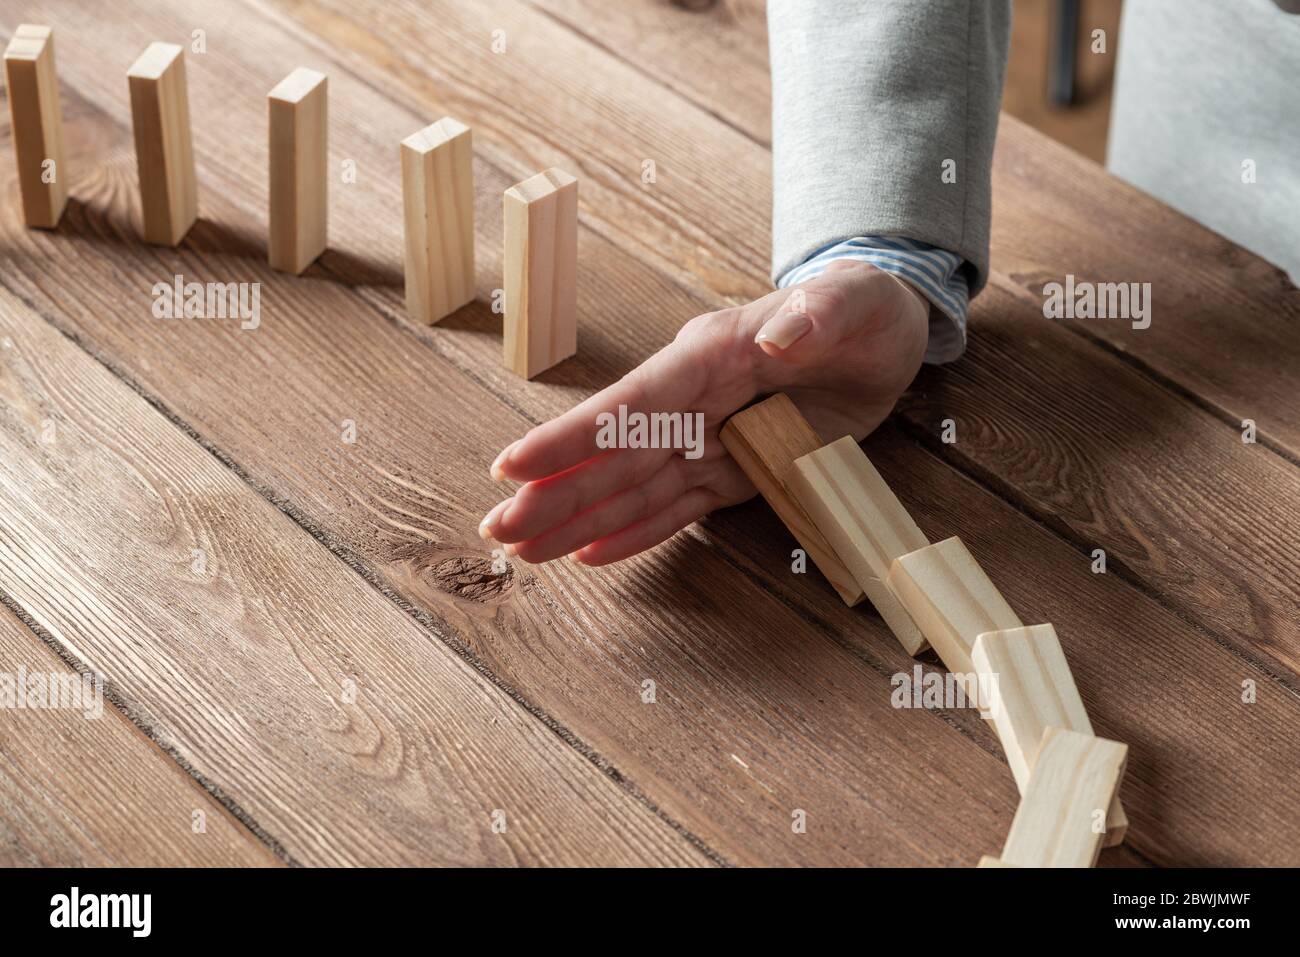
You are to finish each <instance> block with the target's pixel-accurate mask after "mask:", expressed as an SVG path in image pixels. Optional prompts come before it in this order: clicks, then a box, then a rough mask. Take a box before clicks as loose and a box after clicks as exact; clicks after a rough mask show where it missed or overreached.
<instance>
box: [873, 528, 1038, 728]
mask: <svg viewBox="0 0 1300 957" xmlns="http://www.w3.org/2000/svg"><path fill="white" fill-rule="evenodd" d="M889 587H890V588H891V589H892V590H893V592H894V594H895V595H897V596H898V599H899V601H901V602H902V603H903V607H904V608H906V609H907V611H908V614H910V615H911V616H912V620H913V621H914V622H916V625H917V627H918V628H920V629H921V634H923V635H925V638H926V640H927V641H929V642H930V644H931V645H932V646H934V650H935V651H936V652H938V653H939V657H940V658H941V659H943V663H944V665H945V666H947V668H948V670H949V671H954V672H957V673H959V674H973V673H974V671H975V668H974V665H973V664H972V662H971V649H972V648H973V647H974V646H975V639H976V638H977V637H978V636H979V635H981V634H983V633H984V632H986V631H1000V630H1001V629H1003V628H1018V627H1019V626H1020V624H1021V622H1020V619H1019V618H1017V617H1016V613H1015V612H1014V611H1012V610H1011V606H1010V605H1008V604H1007V602H1006V599H1004V598H1003V597H1002V593H1001V592H999V591H998V590H997V588H996V587H994V585H993V583H992V582H991V581H989V579H988V576H987V575H985V574H984V569H982V568H980V566H979V564H978V563H977V562H976V561H975V559H974V558H973V557H972V556H971V553H970V552H969V551H967V550H966V546H965V545H964V544H962V540H961V539H960V538H957V537H955V536H954V537H953V538H945V539H944V540H943V541H941V542H936V543H934V544H933V545H927V546H925V547H924V548H920V549H917V550H916V551H914V552H909V553H908V554H906V555H902V556H900V557H898V558H895V559H894V563H893V565H891V566H890V569H889ZM979 707H980V710H981V711H983V710H986V706H985V704H984V702H983V700H981V701H980V702H979Z"/></svg>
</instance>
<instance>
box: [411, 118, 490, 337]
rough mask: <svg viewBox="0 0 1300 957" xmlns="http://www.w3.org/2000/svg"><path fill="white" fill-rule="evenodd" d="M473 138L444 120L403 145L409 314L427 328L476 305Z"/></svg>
mask: <svg viewBox="0 0 1300 957" xmlns="http://www.w3.org/2000/svg"><path fill="white" fill-rule="evenodd" d="M472 137H473V134H472V132H471V130H470V128H469V127H468V126H466V125H465V124H464V123H461V122H458V121H457V120H453V119H452V118H451V117H449V116H444V117H443V118H442V119H440V120H438V122H436V123H433V124H430V125H429V126H426V127H425V128H424V129H422V130H420V131H419V132H417V133H412V134H411V135H410V136H408V137H407V138H406V139H404V140H402V149H401V151H402V208H403V217H402V223H403V235H404V237H405V250H406V257H405V265H406V311H407V313H408V314H409V315H410V316H411V318H413V319H415V320H416V321H417V322H423V323H425V324H426V325H432V324H433V323H435V322H439V321H441V320H442V319H445V318H446V317H447V316H449V315H450V314H451V313H453V312H455V311H456V310H457V309H459V308H461V307H462V306H464V305H465V304H466V303H469V302H472V301H473V300H474V167H473V162H472V160H473V157H474V148H473V139H472Z"/></svg>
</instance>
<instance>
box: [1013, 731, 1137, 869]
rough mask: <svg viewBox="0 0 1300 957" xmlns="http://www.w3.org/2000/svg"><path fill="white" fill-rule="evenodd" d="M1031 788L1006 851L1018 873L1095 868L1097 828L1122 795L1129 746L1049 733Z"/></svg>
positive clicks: (1099, 831)
mask: <svg viewBox="0 0 1300 957" xmlns="http://www.w3.org/2000/svg"><path fill="white" fill-rule="evenodd" d="M1037 750H1038V760H1037V762H1035V764H1034V771H1033V774H1031V775H1030V778H1029V786H1028V787H1027V788H1026V789H1025V793H1024V796H1023V797H1022V798H1021V799H1020V806H1019V807H1018V808H1017V809H1016V816H1015V818H1014V819H1013V820H1012V822H1011V830H1010V831H1009V832H1008V834H1007V843H1006V844H1005V845H1004V846H1003V848H1002V863H1004V864H1012V865H1015V866H1017V867H1092V866H1093V864H1095V863H1096V862H1097V854H1098V852H1099V851H1100V850H1101V839H1102V833H1103V831H1102V828H1100V827H1098V826H1097V823H1096V822H1097V821H1098V820H1099V819H1100V817H1101V815H1103V814H1105V809H1106V808H1108V807H1110V802H1111V801H1112V800H1113V799H1114V797H1115V792H1116V791H1117V790H1118V789H1119V781H1120V778H1121V777H1122V776H1123V774H1124V763H1125V761H1127V760H1128V746H1127V745H1123V744H1120V743H1119V742H1118V741H1108V740H1107V739H1105V738H1094V737H1092V736H1091V735H1087V734H1079V733H1078V732H1077V731H1067V730H1065V729H1063V728H1048V729H1047V730H1046V731H1044V732H1043V740H1042V743H1041V744H1040V745H1039V747H1038V749H1037Z"/></svg>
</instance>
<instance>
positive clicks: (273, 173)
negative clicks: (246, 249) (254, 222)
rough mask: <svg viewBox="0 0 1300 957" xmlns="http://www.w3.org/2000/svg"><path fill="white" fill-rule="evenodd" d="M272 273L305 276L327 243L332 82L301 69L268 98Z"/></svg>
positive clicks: (284, 81) (320, 75) (269, 254)
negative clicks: (276, 271)
mask: <svg viewBox="0 0 1300 957" xmlns="http://www.w3.org/2000/svg"><path fill="white" fill-rule="evenodd" d="M266 101H267V126H268V130H269V132H268V139H269V144H270V145H269V149H268V153H269V156H270V174H269V177H268V179H269V181H270V195H269V201H268V210H269V213H268V215H269V221H270V233H269V239H268V241H267V258H268V261H269V262H270V264H271V268H272V269H282V270H284V271H285V272H291V273H293V274H294V275H297V274H299V273H301V272H302V271H303V270H304V269H306V268H307V267H308V266H310V265H311V264H312V262H314V261H315V259H316V257H317V256H319V255H320V254H321V253H323V252H324V251H325V245H326V243H327V242H328V233H329V227H328V220H329V177H328V175H327V174H326V166H327V163H328V158H329V78H328V77H327V76H325V74H324V73H321V72H319V71H317V70H309V69H308V68H306V67H298V69H296V70H294V71H293V72H292V73H290V74H289V75H288V76H287V77H285V78H284V79H283V80H281V81H280V82H279V83H277V84H276V85H275V88H274V89H272V90H271V92H270V93H268V94H267V95H266Z"/></svg>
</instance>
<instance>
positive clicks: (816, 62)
mask: <svg viewBox="0 0 1300 957" xmlns="http://www.w3.org/2000/svg"><path fill="white" fill-rule="evenodd" d="M767 10H768V14H767V16H768V34H769V37H770V43H771V58H772V162H773V168H772V181H773V210H772V270H773V278H774V279H775V278H777V277H779V276H780V275H781V274H783V273H784V272H786V271H787V270H788V269H790V268H791V267H792V266H795V265H797V264H798V263H800V262H802V261H803V260H804V259H806V258H807V257H808V256H809V255H811V254H812V253H813V252H815V251H816V250H818V249H820V248H822V247H823V246H827V245H829V244H831V243H835V242H839V241H841V240H844V239H849V238H852V237H854V236H870V235H900V236H906V237H908V238H909V239H914V240H918V241H920V242H925V243H930V244H931V245H934V246H938V247H940V248H942V249H947V250H950V251H952V252H954V253H957V254H958V255H960V256H962V257H963V258H964V259H965V260H966V267H965V269H966V271H967V281H968V283H969V285H970V291H971V295H974V294H975V293H976V292H978V291H979V290H980V288H982V287H983V285H984V282H985V280H986V279H987V278H988V262H989V251H988V245H989V193H990V173H991V166H992V161H993V138H994V134H995V132H996V130H997V120H998V105H999V103H1000V102H1001V98H1002V80H1003V76H1004V74H1005V72H1006V57H1007V44H1008V41H1009V37H1010V29H1011V9H1010V0H769V2H768V5H767ZM946 160H952V161H953V163H951V164H947V165H948V168H949V169H951V170H952V171H953V172H955V174H956V182H955V183H954V182H944V177H943V172H944V169H945V161H946ZM947 178H949V179H951V178H952V177H951V176H949V177H947Z"/></svg>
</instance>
